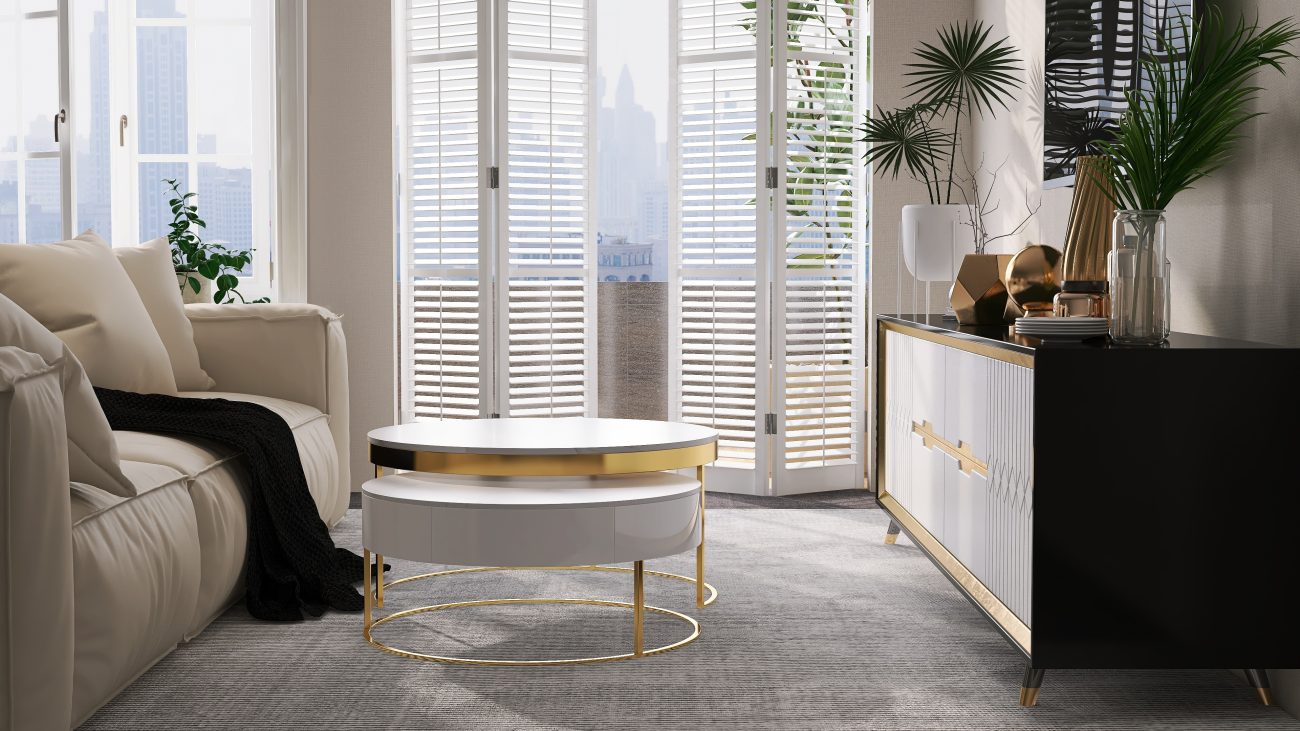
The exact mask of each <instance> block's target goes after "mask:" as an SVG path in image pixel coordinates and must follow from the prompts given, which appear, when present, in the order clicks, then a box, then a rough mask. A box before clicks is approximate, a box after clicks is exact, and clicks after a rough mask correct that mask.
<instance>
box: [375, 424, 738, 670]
mask: <svg viewBox="0 0 1300 731" xmlns="http://www.w3.org/2000/svg"><path fill="white" fill-rule="evenodd" d="M717 458H718V443H717V442H716V441H713V442H709V443H708V444H697V445H695V446H691V447H678V448H674V449H656V450H646V451H640V452H608V453H595V454H552V455H534V454H526V455H521V454H469V453H464V452H431V451H421V450H404V449H394V448H392V447H384V446H380V445H376V444H371V445H370V461H371V463H373V464H374V466H375V477H383V475H384V468H385V467H387V468H390V469H398V470H410V471H415V472H431V473H436V474H452V475H473V476H477V477H516V476H519V477H522V476H530V477H587V476H594V475H623V474H633V473H637V472H663V471H667V470H679V469H686V468H690V467H694V468H695V479H696V480H697V481H698V482H699V483H700V545H698V546H696V548H695V578H694V579H692V578H690V577H687V576H680V575H678V574H669V573H664V572H662V571H645V570H644V564H643V562H641V561H637V562H635V568H631V569H628V568H621V567H617V566H551V567H531V568H533V569H538V568H540V569H543V570H585V571H621V572H627V573H632V574H633V575H634V586H633V603H631V604H629V603H627V602H614V601H608V600H603V599H540V598H539V599H484V600H478V601H473V602H452V603H449V604H435V605H430V606H427V607H418V608H416V609H407V610H404V611H401V612H394V613H393V614H390V615H388V616H386V617H381V618H379V619H375V620H373V621H372V608H373V607H383V606H384V588H385V586H394V585H396V584H400V583H405V582H408V581H414V580H416V579H421V578H431V577H434V576H446V575H450V574H459V573H473V572H480V571H503V570H510V569H509V568H508V567H495V566H487V567H476V568H468V569H455V570H451V571H439V572H434V573H431V574H421V575H419V576H413V577H408V578H405V579H399V580H398V581H393V582H389V583H387V584H385V583H384V557H383V556H382V555H377V558H378V569H377V572H378V583H377V584H376V586H375V588H374V590H373V593H372V590H371V576H370V575H371V562H370V550H369V549H364V554H365V562H366V566H365V620H364V623H365V627H364V634H365V638H366V642H368V643H370V644H371V645H373V646H375V647H377V648H379V649H380V650H383V651H384V652H387V653H390V654H393V655H397V656H399V657H407V658H411V659H415V660H428V661H431V662H444V663H452V664H459V665H496V666H511V665H530V666H536V665H579V664H590V663H599V662H613V661H617V660H627V659H631V658H635V657H644V656H646V655H658V654H662V653H665V652H669V651H671V650H675V649H677V648H679V647H684V646H685V645H687V644H690V643H691V642H694V641H695V639H696V638H697V637H699V635H700V626H699V623H698V622H696V621H695V620H694V619H692V618H691V617H689V616H687V615H685V614H681V613H680V612H674V611H672V610H670V609H663V608H661V607H652V606H648V605H646V604H645V603H644V598H645V594H644V587H643V583H642V582H643V577H644V575H645V574H649V575H651V576H659V577H663V578H670V579H677V580H681V581H686V582H689V583H692V584H694V585H695V606H696V607H697V608H700V609H703V608H704V607H706V606H708V605H710V604H712V603H713V602H714V601H716V600H717V598H718V590H717V589H716V588H714V587H713V586H712V585H711V584H708V583H706V582H705V581H704V511H705V503H706V499H705V486H704V467H705V465H708V464H709V463H711V462H714V461H715V460H717ZM516 569H517V567H516ZM706 588H707V589H708V594H709V595H708V597H705V591H704V590H705V589H706ZM553 603H560V604H592V605H595V606H611V607H629V608H631V609H632V610H633V636H634V648H633V651H632V652H631V653H627V654H624V655H610V656H607V657H598V658H576V659H565V660H518V661H514V660H511V661H506V660H472V659H468V658H449V657H439V656H436V655H425V654H423V653H418V652H411V651H408V650H401V649H399V648H395V647H390V646H388V645H385V644H383V643H381V642H378V641H377V640H375V639H374V638H373V637H372V636H371V629H372V628H374V627H377V626H379V625H381V624H385V623H387V622H391V621H393V620H395V619H400V618H402V617H409V616H411V615H413V614H421V613H426V612H436V611H442V610H445V609H456V608H460V607H472V606H484V605H492V604H553ZM647 611H649V612H654V613H656V614H664V615H670V616H673V617H676V618H678V619H681V620H683V621H686V622H688V623H690V624H691V625H692V627H693V632H692V634H691V636H690V637H688V638H687V639H685V640H681V641H679V642H676V643H673V644H671V645H666V646H664V647H658V648H654V649H651V650H644V649H643V648H642V646H641V645H642V636H643V634H642V633H643V623H644V617H645V612H647Z"/></svg>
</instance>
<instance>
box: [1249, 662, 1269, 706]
mask: <svg viewBox="0 0 1300 731" xmlns="http://www.w3.org/2000/svg"><path fill="white" fill-rule="evenodd" d="M1246 680H1247V681H1249V682H1250V686H1251V687H1252V688H1254V689H1255V694H1256V695H1258V696H1259V702H1260V703H1263V704H1264V705H1266V706H1271V705H1273V690H1272V688H1270V687H1269V684H1268V671H1267V670H1247V671H1246Z"/></svg>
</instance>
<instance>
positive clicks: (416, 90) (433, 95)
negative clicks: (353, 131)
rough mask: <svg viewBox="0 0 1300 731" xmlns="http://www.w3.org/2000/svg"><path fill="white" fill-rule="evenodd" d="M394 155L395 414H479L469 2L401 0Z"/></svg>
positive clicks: (483, 324) (480, 143) (475, 64)
mask: <svg viewBox="0 0 1300 731" xmlns="http://www.w3.org/2000/svg"><path fill="white" fill-rule="evenodd" d="M406 7H407V12H406V16H405V17H404V19H403V20H404V21H405V22H404V23H403V24H402V26H401V27H402V33H403V37H402V38H401V42H403V43H405V44H406V64H405V66H404V69H403V70H402V71H403V72H404V73H405V75H406V77H405V79H404V80H403V82H404V83H402V84H400V85H399V88H400V89H403V90H404V92H405V93H404V98H403V99H402V100H401V101H402V111H403V122H404V125H405V126H404V130H403V131H404V134H403V140H404V143H405V144H404V147H405V150H404V154H403V155H402V165H403V168H402V179H401V183H402V185H401V198H402V216H403V221H402V224H403V225H402V236H403V240H402V244H403V245H402V255H403V266H402V274H403V281H402V288H401V292H402V295H401V307H402V323H403V333H402V335H403V337H402V362H403V367H402V392H403V399H402V405H403V408H402V417H403V420H404V421H410V420H417V419H446V418H474V417H478V416H481V415H485V414H486V413H487V411H488V408H489V404H488V402H487V400H486V399H485V395H486V393H487V384H488V382H489V381H488V377H489V376H490V372H489V368H488V363H487V361H486V356H487V354H488V349H487V348H486V345H487V343H488V340H489V334H490V332H491V331H490V326H491V319H490V318H489V317H488V316H487V315H488V314H489V313H488V312H487V309H488V308H487V307H485V305H486V304H487V300H486V297H485V289H484V287H483V283H484V282H485V281H488V275H489V273H490V269H489V267H488V266H487V265H486V264H487V263H486V262H485V260H484V257H483V255H482V251H481V245H480V242H481V240H482V235H481V234H482V232H483V230H484V228H485V227H484V221H485V218H484V206H483V203H484V200H485V198H484V196H483V195H482V188H481V185H480V184H481V180H480V175H481V171H482V168H483V162H484V161H485V160H486V159H487V154H486V150H485V149H484V148H485V146H486V144H487V143H489V142H490V137H487V136H485V135H483V134H482V123H483V121H484V120H482V118H481V113H480V108H481V106H482V105H483V102H484V97H485V95H486V94H485V89H484V86H485V84H484V79H485V76H486V72H487V69H486V68H485V67H484V64H482V63H481V54H480V48H482V47H484V46H485V45H486V44H485V43H484V40H485V39H484V38H483V36H484V33H485V29H486V19H485V18H483V17H481V16H480V13H479V10H478V3H477V2H476V0H409V2H408V3H407V6H406Z"/></svg>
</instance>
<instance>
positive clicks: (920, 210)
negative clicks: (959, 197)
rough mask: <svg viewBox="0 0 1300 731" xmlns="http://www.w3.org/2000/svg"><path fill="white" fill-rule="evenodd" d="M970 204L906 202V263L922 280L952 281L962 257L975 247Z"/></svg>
mask: <svg viewBox="0 0 1300 731" xmlns="http://www.w3.org/2000/svg"><path fill="white" fill-rule="evenodd" d="M968 221H969V216H968V214H967V211H966V206H964V205H962V204H960V203H923V204H913V205H907V206H903V221H902V236H901V239H902V245H903V263H904V264H905V265H906V266H907V271H908V272H909V273H911V275H912V276H913V277H916V278H917V279H919V280H921V281H922V282H951V281H953V280H954V279H956V278H957V270H958V269H960V268H961V262H962V257H963V256H965V255H966V254H968V253H971V252H973V251H975V232H974V230H973V229H972V228H971V227H970V225H969V223H968Z"/></svg>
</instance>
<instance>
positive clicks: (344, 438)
mask: <svg viewBox="0 0 1300 731" xmlns="http://www.w3.org/2000/svg"><path fill="white" fill-rule="evenodd" d="M185 314H186V315H187V316H188V317H189V319H190V323H191V325H193V327H194V344H195V345H196V346H197V347H198V351H199V363H200V364H201V365H202V366H203V369H204V370H205V371H207V372H208V375H209V376H211V377H212V379H213V380H214V381H216V385H215V386H213V390H215V391H226V392H230V393H248V394H255V395H258V396H271V397H274V398H281V399H285V400H286V401H296V402H297V403H300V404H307V405H308V406H314V407H315V408H317V409H319V410H320V411H321V412H323V413H325V414H328V415H329V418H330V432H331V434H332V435H333V437H334V444H335V447H337V449H338V456H339V480H340V482H339V485H341V486H342V487H343V490H342V491H341V492H342V494H343V495H344V499H346V495H347V493H348V486H349V485H350V484H351V480H352V478H351V465H350V460H349V456H350V452H349V435H348V423H349V409H348V357H347V345H346V344H345V342H344V340H343V323H342V322H341V321H340V318H339V316H338V315H335V314H334V313H332V312H330V311H329V310H327V309H325V308H323V307H317V306H316V305H307V304H248V305H245V304H239V305H210V304H199V305H186V306H185Z"/></svg>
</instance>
